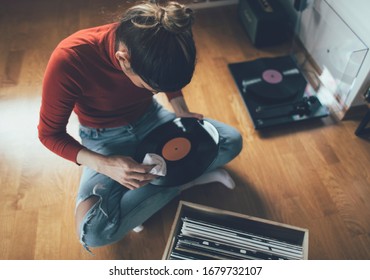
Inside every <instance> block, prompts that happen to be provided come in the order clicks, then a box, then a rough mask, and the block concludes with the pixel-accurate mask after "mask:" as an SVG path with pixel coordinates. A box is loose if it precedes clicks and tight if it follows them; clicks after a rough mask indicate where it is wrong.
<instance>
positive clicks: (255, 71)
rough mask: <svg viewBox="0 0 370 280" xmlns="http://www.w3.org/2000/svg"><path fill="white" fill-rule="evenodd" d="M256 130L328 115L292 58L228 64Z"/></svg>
mask: <svg viewBox="0 0 370 280" xmlns="http://www.w3.org/2000/svg"><path fill="white" fill-rule="evenodd" d="M229 70H230V72H231V74H232V75H233V77H234V80H235V83H236V85H237V86H238V89H239V93H240V94H241V95H242V97H243V100H244V103H245V104H246V106H247V109H248V111H249V114H250V116H251V118H252V120H253V123H254V127H255V128H256V129H261V128H266V127H271V126H275V125H279V124H286V123H292V122H297V121H302V120H307V119H314V118H321V117H326V116H328V109H327V108H326V107H324V106H322V105H321V103H320V101H319V100H318V99H317V98H316V97H315V96H311V95H309V94H308V93H307V92H306V87H309V84H308V83H307V81H306V79H305V78H304V76H303V75H302V73H301V72H300V70H299V68H298V67H297V65H296V63H295V61H294V59H293V58H292V57H291V56H282V57H274V58H260V59H256V60H253V61H247V62H241V63H233V64H229Z"/></svg>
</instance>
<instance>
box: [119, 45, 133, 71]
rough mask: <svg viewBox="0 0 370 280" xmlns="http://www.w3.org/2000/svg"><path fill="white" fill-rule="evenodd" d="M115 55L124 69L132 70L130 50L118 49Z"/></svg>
mask: <svg viewBox="0 0 370 280" xmlns="http://www.w3.org/2000/svg"><path fill="white" fill-rule="evenodd" d="M115 56H116V58H117V60H118V62H119V64H120V65H121V68H122V70H123V71H132V68H131V63H130V55H129V54H128V51H127V50H126V49H124V50H119V51H116V53H115Z"/></svg>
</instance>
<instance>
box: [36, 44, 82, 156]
mask: <svg viewBox="0 0 370 280" xmlns="http://www.w3.org/2000/svg"><path fill="white" fill-rule="evenodd" d="M72 52H73V51H71V50H68V51H67V50H65V49H60V48H59V49H57V50H56V51H55V52H54V53H53V54H52V56H51V58H50V60H49V63H48V66H47V68H46V72H45V75H44V80H43V88H42V101H41V108H40V118H39V125H38V133H39V139H40V141H41V142H42V143H43V144H44V145H45V146H46V147H47V148H48V149H49V150H51V151H52V152H54V153H56V154H57V155H59V156H61V157H63V158H65V159H68V160H70V161H73V162H76V157H77V153H78V152H79V151H80V150H81V149H82V148H83V146H82V145H81V144H80V143H79V142H78V141H77V140H75V139H74V138H73V137H72V136H70V135H69V134H68V133H67V130H66V128H67V124H68V119H69V117H70V115H71V113H72V110H73V108H74V105H75V103H76V100H77V98H78V96H79V92H80V90H81V89H80V88H79V86H78V84H79V83H78V82H77V81H76V79H79V78H82V77H80V75H79V71H78V69H77V68H76V66H75V65H74V64H73V63H72V61H73V59H74V58H73V53H72Z"/></svg>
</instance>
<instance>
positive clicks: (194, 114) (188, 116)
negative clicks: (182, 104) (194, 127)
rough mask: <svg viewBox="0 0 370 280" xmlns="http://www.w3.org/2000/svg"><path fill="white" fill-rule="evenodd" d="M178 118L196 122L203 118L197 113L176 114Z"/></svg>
mask: <svg viewBox="0 0 370 280" xmlns="http://www.w3.org/2000/svg"><path fill="white" fill-rule="evenodd" d="M176 116H177V117H179V118H196V119H198V120H203V118H204V116H203V115H202V114H199V113H192V112H181V113H178V114H176Z"/></svg>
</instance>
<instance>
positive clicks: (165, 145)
mask: <svg viewBox="0 0 370 280" xmlns="http://www.w3.org/2000/svg"><path fill="white" fill-rule="evenodd" d="M218 145H219V134H218V132H217V130H216V128H215V127H214V126H213V125H212V124H211V123H209V122H207V121H206V120H202V121H200V120H198V119H195V118H176V119H174V120H173V121H170V122H167V123H165V124H163V125H161V126H159V127H157V128H156V129H154V130H153V131H151V132H150V133H149V134H148V135H147V136H146V137H145V138H144V139H143V141H141V143H140V144H139V146H138V149H137V151H136V154H135V157H134V159H135V160H136V161H137V162H142V161H143V159H144V157H145V155H146V154H147V153H153V154H157V155H159V156H161V157H162V158H163V159H164V160H165V162H166V167H167V174H166V176H160V177H158V178H157V179H155V180H153V181H152V182H151V183H152V184H154V185H159V186H179V185H182V184H185V183H188V182H190V181H192V180H194V179H195V178H197V177H199V176H200V175H201V174H202V173H203V172H204V171H205V170H206V169H207V168H208V167H209V166H210V165H211V163H212V162H213V161H214V159H215V158H216V156H217V152H218Z"/></svg>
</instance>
